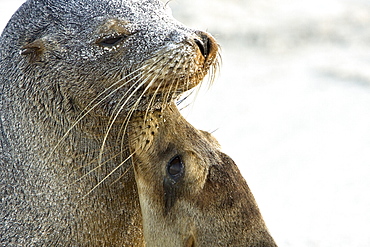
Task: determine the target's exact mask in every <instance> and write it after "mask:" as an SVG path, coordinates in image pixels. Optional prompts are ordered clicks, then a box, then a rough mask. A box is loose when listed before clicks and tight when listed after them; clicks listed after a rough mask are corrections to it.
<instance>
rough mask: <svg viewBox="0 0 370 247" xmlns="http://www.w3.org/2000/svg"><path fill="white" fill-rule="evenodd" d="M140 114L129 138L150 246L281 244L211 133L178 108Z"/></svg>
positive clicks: (144, 227) (146, 234) (238, 173)
mask: <svg viewBox="0 0 370 247" xmlns="http://www.w3.org/2000/svg"><path fill="white" fill-rule="evenodd" d="M136 114H137V115H136V118H134V119H133V120H132V121H131V124H132V127H131V128H130V131H129V133H130V138H129V139H130V146H131V149H132V153H133V154H134V161H133V162H134V168H135V177H136V183H137V186H138V194H139V198H140V206H141V210H142V217H143V229H144V238H145V241H146V243H147V246H261V247H263V246H266V247H267V246H276V244H275V242H274V240H273V239H272V237H271V236H270V234H269V232H268V230H267V228H266V226H265V223H264V221H263V219H262V216H261V214H260V211H259V209H258V206H257V203H256V201H255V200H254V197H253V195H252V193H251V191H250V189H249V187H248V185H247V183H246V182H245V180H244V178H243V177H242V175H241V174H240V171H239V170H238V168H237V166H236V165H235V164H234V162H233V161H232V159H231V158H230V157H228V156H227V155H225V154H223V153H222V152H221V151H220V147H219V145H218V143H217V141H216V140H215V139H214V138H213V137H212V136H211V135H210V134H209V133H207V132H203V131H199V130H197V129H195V128H194V127H192V126H191V125H190V124H189V123H187V122H186V121H185V120H184V119H183V118H182V117H181V115H180V114H179V113H178V111H177V109H176V106H171V107H169V108H167V109H165V110H162V111H157V112H153V113H152V114H150V115H146V113H141V114H140V113H136ZM143 116H144V117H143ZM179 126H181V127H179Z"/></svg>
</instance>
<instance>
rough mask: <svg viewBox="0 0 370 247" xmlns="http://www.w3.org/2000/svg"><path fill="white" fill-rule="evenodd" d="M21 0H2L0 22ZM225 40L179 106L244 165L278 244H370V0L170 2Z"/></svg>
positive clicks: (0, 24) (186, 19)
mask: <svg viewBox="0 0 370 247" xmlns="http://www.w3.org/2000/svg"><path fill="white" fill-rule="evenodd" d="M22 2H23V1H22V0H11V1H10V0H0V30H2V29H3V28H4V26H5V25H6V22H7V20H8V19H9V18H10V16H11V15H12V13H13V12H14V11H15V10H16V9H17V7H18V6H19V5H20V4H21V3H22ZM170 6H171V8H172V10H173V15H174V16H175V18H177V19H178V20H180V21H181V22H183V23H185V24H186V25H188V26H191V27H194V28H197V29H201V30H207V31H209V32H210V33H212V34H213V35H214V36H215V37H216V39H217V40H218V42H219V44H220V45H221V47H222V60H223V63H222V67H221V69H220V73H219V76H218V77H217V78H216V81H215V83H214V86H213V87H212V88H211V89H209V90H201V92H200V93H199V95H198V97H197V99H196V100H195V102H194V103H192V105H191V106H190V107H188V108H187V109H185V110H184V111H183V113H184V115H185V116H186V117H187V119H188V120H189V121H190V122H191V123H192V124H193V125H194V126H196V127H197V128H200V129H203V130H207V131H210V132H213V134H214V135H215V136H216V138H217V139H218V140H219V142H220V143H221V145H222V147H223V151H224V152H226V153H227V154H229V155H230V156H231V157H232V158H233V159H234V160H235V161H236V163H237V165H238V166H239V168H240V170H241V171H242V173H243V176H244V177H245V179H246V180H247V182H248V184H249V186H250V187H251V189H252V192H253V194H254V195H255V197H256V200H257V202H258V204H259V206H260V209H261V211H262V214H263V216H264V218H265V220H266V223H267V225H268V227H269V229H270V231H271V233H272V235H273V237H274V238H275V240H276V241H277V243H278V245H279V246H294V247H299V246H302V247H303V246H305V247H306V246H307V247H311V246H312V247H314V246H320V247H333V246H336V247H339V246H343V247H344V246H346V247H348V246H351V247H355V246H356V247H357V246H359V247H360V246H363V247H368V246H370V0H352V1H350V0H321V1H319V0H311V1H308V0H304V1H293V0H280V1H274V0H173V1H171V2H170Z"/></svg>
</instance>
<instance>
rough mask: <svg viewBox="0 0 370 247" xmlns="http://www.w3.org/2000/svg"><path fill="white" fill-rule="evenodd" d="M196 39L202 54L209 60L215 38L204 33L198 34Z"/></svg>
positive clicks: (199, 32)
mask: <svg viewBox="0 0 370 247" xmlns="http://www.w3.org/2000/svg"><path fill="white" fill-rule="evenodd" d="M197 36H198V37H196V38H194V42H195V44H197V46H198V48H199V50H200V53H202V55H203V57H205V58H207V57H208V56H209V54H210V53H211V50H212V49H213V44H212V43H213V38H212V37H211V36H210V35H209V34H207V33H205V32H202V31H198V32H197Z"/></svg>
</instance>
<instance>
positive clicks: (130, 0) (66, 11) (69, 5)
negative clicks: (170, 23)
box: [45, 0, 169, 22]
mask: <svg viewBox="0 0 370 247" xmlns="http://www.w3.org/2000/svg"><path fill="white" fill-rule="evenodd" d="M45 5H46V6H48V8H49V10H51V13H52V15H54V16H66V17H68V19H69V20H71V19H72V20H73V19H74V20H78V19H80V20H81V21H82V20H83V19H86V18H88V19H94V18H98V17H103V16H104V17H107V16H111V17H121V18H125V19H126V20H127V21H130V22H140V21H142V20H145V19H148V18H150V19H161V18H164V17H166V16H168V13H169V11H167V7H166V6H165V5H164V4H163V3H162V2H161V1H157V0H99V1H96V0H72V1H68V0H59V1H46V3H45Z"/></svg>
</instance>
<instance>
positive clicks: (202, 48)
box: [194, 39, 208, 57]
mask: <svg viewBox="0 0 370 247" xmlns="http://www.w3.org/2000/svg"><path fill="white" fill-rule="evenodd" d="M194 41H195V44H197V46H198V48H199V50H200V53H202V55H203V57H207V56H208V50H207V43H206V44H204V43H203V42H202V41H200V40H199V39H194Z"/></svg>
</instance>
